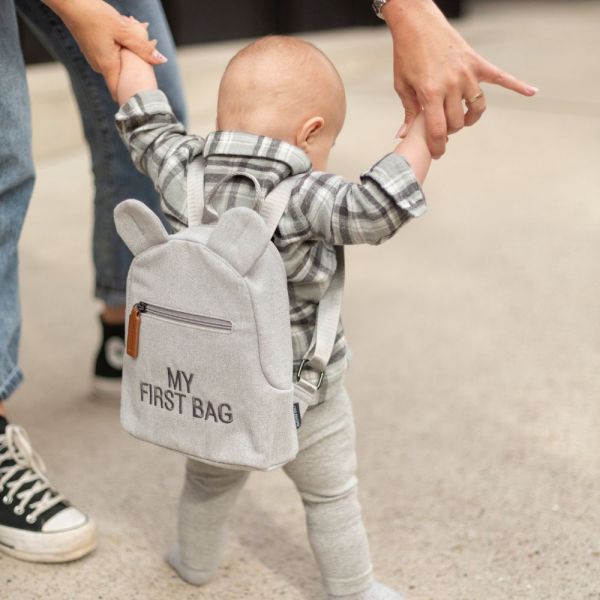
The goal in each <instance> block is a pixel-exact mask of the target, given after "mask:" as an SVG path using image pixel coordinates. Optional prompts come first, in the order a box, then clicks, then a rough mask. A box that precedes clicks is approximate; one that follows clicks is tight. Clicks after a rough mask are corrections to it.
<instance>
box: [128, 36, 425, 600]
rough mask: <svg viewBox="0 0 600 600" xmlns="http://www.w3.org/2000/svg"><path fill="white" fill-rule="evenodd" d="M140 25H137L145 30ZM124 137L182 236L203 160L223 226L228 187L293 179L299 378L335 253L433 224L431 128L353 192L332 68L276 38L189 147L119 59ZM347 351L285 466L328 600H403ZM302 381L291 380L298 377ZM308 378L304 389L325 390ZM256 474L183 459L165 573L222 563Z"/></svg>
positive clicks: (238, 193)
mask: <svg viewBox="0 0 600 600" xmlns="http://www.w3.org/2000/svg"><path fill="white" fill-rule="evenodd" d="M140 26H141V25H140ZM121 59H122V70H121V75H120V80H119V86H118V100H119V103H120V104H122V106H121V108H120V110H119V112H118V114H117V116H116V122H117V127H118V129H119V131H120V133H121V136H122V138H123V140H124V142H125V144H126V145H127V147H128V148H129V151H130V153H131V156H132V158H133V160H134V162H135V164H136V165H137V167H138V168H139V169H140V170H141V171H143V172H144V173H147V174H148V175H149V176H150V177H151V179H152V180H153V181H154V183H155V185H156V187H157V189H158V191H159V193H160V195H161V198H162V206H163V209H164V211H165V214H166V215H167V217H168V219H169V220H170V222H171V223H172V225H173V226H174V227H175V228H176V229H179V228H182V227H186V225H187V217H186V215H187V207H186V172H187V166H188V165H189V163H190V162H191V161H192V160H193V159H194V158H195V157H196V156H198V155H203V156H204V157H205V158H206V159H207V167H206V174H205V189H206V197H207V198H208V200H207V205H206V211H207V212H208V213H209V214H212V215H215V214H216V215H220V214H222V213H223V212H224V211H226V210H227V209H228V208H231V207H232V205H233V203H234V202H235V205H236V206H249V207H252V206H253V203H254V187H253V185H252V183H251V182H250V181H248V180H246V179H245V178H234V179H233V180H230V181H228V182H227V183H226V184H224V185H222V186H220V187H219V188H218V189H216V193H215V194H212V195H211V191H212V190H213V189H215V186H216V185H217V184H218V183H219V182H220V181H221V180H222V179H223V178H224V177H226V176H227V175H229V174H231V173H235V172H239V171H243V172H244V173H248V174H250V175H253V176H254V177H255V178H256V179H257V180H258V181H259V183H260V185H261V187H262V189H263V191H264V192H265V193H269V192H270V191H271V190H272V189H273V188H274V187H275V186H276V185H277V184H279V183H280V182H281V181H282V180H284V179H285V178H287V177H290V176H293V175H300V174H301V175H302V177H300V178H298V183H297V185H296V186H295V188H294V190H293V192H292V195H291V199H290V202H289V205H288V207H287V209H286V210H285V212H284V213H283V217H282V218H281V221H280V223H279V226H278V228H277V231H276V233H275V236H274V238H273V241H274V243H275V245H276V247H277V249H278V250H279V252H280V253H281V256H282V258H283V261H284V264H285V268H286V272H287V278H288V290H289V299H290V320H291V327H292V338H293V339H292V344H293V352H294V363H295V364H294V368H295V369H297V368H298V366H299V362H300V360H301V358H302V356H304V354H305V353H306V351H307V350H308V348H309V345H310V343H311V339H312V335H313V331H314V327H315V321H316V311H317V306H318V303H319V300H320V299H321V298H322V296H323V294H324V293H325V290H326V289H327V287H328V285H329V283H330V281H331V278H332V275H333V274H334V273H335V270H336V266H337V265H336V252H335V249H334V246H337V245H345V244H359V243H367V244H378V243H380V242H382V241H384V240H386V239H388V238H389V237H391V236H392V235H393V234H394V233H395V232H396V231H397V230H398V229H399V228H400V227H401V226H402V225H403V224H404V223H406V222H407V221H409V220H410V219H411V218H412V217H417V216H419V215H421V214H422V213H423V212H424V211H425V200H424V198H423V194H422V191H421V187H420V182H422V181H423V179H424V178H425V175H426V173H427V170H428V168H429V164H430V160H431V156H430V154H429V151H428V149H427V144H426V142H425V132H424V124H423V120H422V117H420V118H419V119H417V121H416V123H415V124H414V126H413V127H412V129H411V130H410V132H409V133H408V135H407V136H406V138H405V139H404V140H403V141H402V142H401V143H400V144H399V145H398V147H397V148H396V149H395V150H394V152H392V153H390V154H388V155H386V156H384V157H383V158H382V159H381V160H380V161H379V162H377V163H376V164H375V165H374V166H373V167H371V169H369V170H368V171H367V172H366V173H364V174H363V175H362V176H361V183H360V184H357V183H351V182H349V181H346V180H344V179H343V178H342V177H339V176H336V175H333V174H330V173H327V172H326V171H325V169H326V166H327V159H328V156H329V153H330V151H331V149H332V147H333V145H334V143H335V140H336V137H337V136H338V134H339V132H340V130H341V128H342V124H343V122H344V117H345V94H344V86H343V84H342V81H341V79H340V76H339V75H338V73H337V71H336V69H335V67H334V66H333V65H332V63H331V62H330V61H329V59H328V58H327V57H326V56H325V55H324V54H323V53H322V52H321V51H319V50H318V49H317V48H315V47H314V46H313V45H311V44H309V43H307V42H305V41H302V40H300V39H296V38H289V37H280V36H272V37H266V38H263V39H260V40H258V41H256V42H254V43H252V44H250V45H248V46H247V47H245V48H244V49H243V50H241V51H240V52H238V53H237V54H236V55H235V56H234V57H233V59H232V60H231V61H230V62H229V64H228V66H227V68H226V70H225V73H224V75H223V77H222V80H221V84H220V88H219V98H218V109H217V123H216V125H217V131H215V132H213V133H210V134H209V135H208V136H207V137H206V138H202V137H198V136H195V135H190V134H187V133H186V132H185V130H184V128H183V126H182V125H181V123H179V122H178V121H177V119H176V118H175V116H174V114H173V111H172V110H171V107H170V105H169V102H168V100H167V98H166V96H165V95H164V94H163V93H162V92H161V91H159V90H157V86H156V80H155V78H154V74H153V70H152V67H150V66H149V65H147V64H146V63H144V62H143V61H142V60H141V59H139V58H138V57H136V56H135V55H134V54H132V53H130V52H128V51H126V50H123V51H122V53H121ZM347 354H348V350H347V346H346V340H345V337H344V333H343V329H342V326H341V323H340V324H339V327H338V331H337V337H336V341H335V345H334V349H333V352H332V355H331V359H330V362H329V365H328V366H327V369H326V371H325V373H324V376H323V383H322V385H321V387H320V389H319V391H318V398H317V400H318V403H317V404H316V405H314V406H312V407H310V408H309V409H308V410H307V412H306V414H305V415H304V419H303V422H302V426H301V427H300V429H299V430H298V435H299V444H300V451H299V453H298V455H297V457H296V458H295V459H294V460H293V461H292V462H290V463H288V464H287V465H286V466H285V467H284V471H285V473H286V474H287V475H288V476H289V477H290V478H291V479H292V481H293V482H294V484H295V485H296V487H297V489H298V491H299V493H300V495H301V497H302V502H303V504H304V507H305V510H306V522H307V529H308V536H309V540H310V544H311V547H312V549H313V552H314V554H315V557H316V560H317V563H318V565H319V569H320V571H321V576H322V580H323V583H324V586H325V588H326V590H327V593H328V595H329V598H330V599H331V600H333V599H338V600H340V599H346V600H399V599H400V598H401V596H400V594H399V593H398V592H396V591H394V590H392V589H390V588H388V587H386V586H385V585H383V584H381V583H379V582H377V581H375V580H374V578H373V574H372V566H371V561H370V556H369V548H368V543H367V535H366V532H365V528H364V525H363V522H362V518H361V510H360V505H359V503H358V499H357V480H356V454H355V434H354V422H353V416H352V408H351V404H350V401H349V399H348V396H347V394H346V391H345V388H344V381H343V378H344V372H345V370H346V368H347ZM295 372H296V371H295ZM320 376H321V374H320V373H318V372H315V371H311V370H310V368H308V367H307V368H306V369H305V370H304V371H303V372H302V377H303V378H304V377H305V378H308V379H309V380H310V381H312V382H315V383H316V382H317V381H318V379H319V377H320ZM247 477H248V472H245V471H235V470H226V469H221V468H218V467H214V466H208V465H206V464H203V463H200V462H198V461H195V460H192V459H188V460H187V466H186V476H185V485H184V489H183V493H182V496H181V501H180V507H179V527H178V529H179V535H178V538H179V539H178V544H177V545H176V546H175V547H173V548H172V549H171V550H170V551H169V553H168V556H167V560H168V562H169V563H170V565H171V566H172V567H173V568H174V569H175V571H176V572H177V573H178V574H179V575H180V576H181V577H182V578H183V579H184V580H186V581H188V582H190V583H192V584H197V585H201V584H204V583H206V582H207V581H208V580H209V578H210V577H211V575H212V574H213V573H214V571H215V569H216V568H217V565H218V563H219V560H220V559H221V556H222V553H223V546H224V536H225V526H226V521H227V516H228V513H229V511H230V509H231V507H232V505H233V503H234V501H235V498H236V496H237V494H238V493H239V491H240V489H241V487H242V485H243V484H244V482H245V480H246V478H247Z"/></svg>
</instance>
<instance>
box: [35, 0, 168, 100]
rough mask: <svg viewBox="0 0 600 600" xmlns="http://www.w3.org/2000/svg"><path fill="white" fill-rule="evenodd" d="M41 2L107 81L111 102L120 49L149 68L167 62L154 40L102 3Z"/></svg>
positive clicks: (95, 0) (77, 0) (79, 0)
mask: <svg viewBox="0 0 600 600" xmlns="http://www.w3.org/2000/svg"><path fill="white" fill-rule="evenodd" d="M43 2H44V4H46V5H47V6H48V7H49V8H51V9H52V10H53V11H54V12H55V13H56V14H57V15H58V16H59V17H60V18H61V20H62V21H63V22H64V24H65V25H66V26H67V27H68V28H69V31H70V32H71V33H72V34H73V37H74V38H75V40H76V41H77V44H78V45H79V47H80V49H81V51H82V52H83V54H84V56H85V57H86V59H87V61H88V62H89V63H90V66H91V67H92V69H94V71H96V72H98V73H101V74H102V75H103V76H104V79H106V84H107V85H108V89H109V90H110V93H111V94H112V96H113V97H114V98H116V90H117V83H118V80H119V72H120V69H121V59H120V56H119V52H120V49H121V48H128V49H129V50H131V51H132V52H134V53H135V54H137V55H138V56H140V57H141V58H143V59H144V60H145V61H146V62H148V63H149V64H154V65H156V64H161V63H163V62H166V60H167V59H166V58H165V57H164V56H163V55H162V54H161V53H160V52H159V51H158V50H157V49H156V40H148V39H147V35H145V34H144V33H142V31H141V30H140V28H139V27H138V26H137V25H136V24H135V23H133V22H132V21H131V20H130V19H128V18H127V17H126V16H124V15H121V14H119V12H118V11H117V10H115V9H114V8H113V7H112V6H111V5H110V4H107V3H106V2H104V1H103V0H43Z"/></svg>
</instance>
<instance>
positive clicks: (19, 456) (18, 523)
mask: <svg viewBox="0 0 600 600" xmlns="http://www.w3.org/2000/svg"><path fill="white" fill-rule="evenodd" d="M45 471H46V469H45V466H44V463H43V461H42V459H41V457H40V456H39V455H38V454H37V453H36V452H35V451H34V450H33V448H32V447H31V444H30V442H29V438H28V437H27V434H26V433H25V431H24V430H23V429H22V428H21V427H18V426H16V425H9V424H8V423H7V422H6V419H5V418H4V417H0V551H2V552H5V553H6V554H10V555H11V556H14V557H16V558H20V559H22V560H29V561H33V562H48V563H51V562H67V561H70V560H76V559H78V558H81V557H82V556H85V555H86V554H88V553H89V552H91V551H92V550H93V549H94V548H95V547H96V526H95V525H94V522H93V521H92V520H91V519H90V518H88V517H87V516H86V515H84V514H83V513H82V512H81V511H79V510H78V509H76V508H75V507H73V506H71V505H70V503H69V502H68V501H67V500H66V499H65V498H64V496H62V495H61V494H59V493H58V492H57V491H56V490H54V489H53V488H52V487H51V486H50V483H49V482H48V479H47V478H46V474H45Z"/></svg>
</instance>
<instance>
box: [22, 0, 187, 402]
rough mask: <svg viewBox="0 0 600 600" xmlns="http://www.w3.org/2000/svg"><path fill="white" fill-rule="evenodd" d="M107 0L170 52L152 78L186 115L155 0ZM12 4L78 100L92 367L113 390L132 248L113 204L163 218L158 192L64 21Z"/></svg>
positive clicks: (26, 3)
mask: <svg viewBox="0 0 600 600" xmlns="http://www.w3.org/2000/svg"><path fill="white" fill-rule="evenodd" d="M109 2H110V4H112V5H113V6H114V7H115V8H116V9H117V10H118V11H119V12H120V13H122V14H125V15H128V14H133V15H134V16H135V17H136V18H137V19H138V20H139V21H142V22H145V21H148V22H149V23H150V35H151V36H152V37H155V38H157V39H158V41H159V48H160V50H161V52H162V53H163V54H165V55H166V56H167V58H168V59H169V62H168V63H166V64H164V65H160V66H158V67H156V76H157V79H158V83H159V85H160V87H161V89H162V90H163V91H164V92H165V93H166V94H167V96H168V97H169V100H170V101H171V104H172V106H173V109H174V111H175V113H176V114H177V116H178V118H179V119H180V120H182V121H185V105H184V99H183V94H182V86H181V80H180V75H179V70H178V67H177V59H176V54H175V47H174V44H173V40H172V37H171V34H170V31H169V28H168V25H167V22H166V19H165V16H164V13H163V10H162V7H161V4H160V2H159V0H145V1H144V2H139V1H135V0H109ZM16 4H17V8H18V10H19V13H20V14H21V15H22V16H23V18H24V19H25V20H26V21H27V22H28V24H29V25H30V26H31V28H32V29H33V31H34V32H35V34H36V36H37V37H38V38H39V39H40V41H41V42H42V43H43V44H44V46H45V47H46V48H47V49H48V50H49V52H50V53H51V54H52V55H54V56H55V57H56V58H57V59H58V60H59V61H60V62H62V63H63V65H64V66H65V68H66V69H67V71H68V73H69V77H70V79H71V85H72V87H73V91H74V93H75V97H76V99H77V103H78V106H79V111H80V114H81V119H82V125H83V130H84V134H85V138H86V141H87V143H88V146H89V148H90V154H91V159H92V171H93V174H94V183H95V197H94V235H93V256H94V265H95V268H96V286H95V288H96V289H95V293H96V296H97V297H98V298H100V299H101V300H103V301H104V303H105V305H106V306H105V309H104V310H103V314H102V317H103V318H102V325H103V334H104V335H103V345H102V348H101V350H100V352H99V354H98V360H97V363H96V374H97V375H98V374H100V375H101V376H103V377H102V378H101V379H100V380H99V383H101V384H102V383H104V384H105V386H106V387H107V390H108V391H110V390H111V389H113V388H114V389H116V390H118V389H119V385H120V381H119V380H120V372H121V369H120V362H121V358H120V354H122V348H123V345H122V337H123V333H124V331H123V321H124V304H125V281H126V277H127V271H128V269H129V264H130V262H131V253H130V252H129V250H128V249H127V247H126V246H125V244H124V243H123V242H122V241H121V239H120V237H119V236H118V234H117V232H116V229H115V225H114V220H113V210H114V208H115V206H116V205H117V204H118V203H119V202H121V201H122V200H124V199H126V198H137V199H139V200H141V201H143V202H144V203H146V204H147V205H148V206H149V207H150V208H151V209H153V210H154V211H155V212H157V214H159V216H161V218H163V217H162V213H161V211H160V202H159V198H158V196H157V194H156V191H155V190H154V187H153V185H152V182H151V181H150V180H149V179H148V178H147V177H146V176H145V175H142V174H141V173H139V172H138V171H137V169H136V168H135V167H134V166H133V163H132V162H131V159H130V158H129V154H128V153H127V150H126V148H125V146H124V145H123V143H122V142H121V139H120V138H119V136H118V133H117V130H116V128H115V125H114V115H115V113H116V112H117V110H118V106H117V105H116V103H115V102H114V101H113V100H112V98H111V96H110V94H109V92H108V89H107V87H106V84H105V83H104V79H103V78H102V76H101V75H99V74H97V73H94V72H93V71H92V70H91V68H90V67H89V65H88V63H87V61H86V60H85V57H84V56H83V55H82V54H81V52H80V50H79V48H78V46H77V44H76V42H75V40H74V39H73V37H72V36H71V34H70V33H69V31H68V29H67V28H66V27H65V26H64V25H63V23H62V22H61V21H60V19H59V18H58V17H57V16H56V15H55V14H54V13H53V12H52V11H51V10H50V9H48V8H47V7H46V6H45V5H44V4H43V3H41V2H40V1H39V0H16ZM163 220H164V219H163ZM165 223H166V222H165ZM111 382H112V383H111ZM113 384H114V385H113Z"/></svg>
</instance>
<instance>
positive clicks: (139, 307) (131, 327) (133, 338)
mask: <svg viewBox="0 0 600 600" xmlns="http://www.w3.org/2000/svg"><path fill="white" fill-rule="evenodd" d="M145 309H146V306H145V305H144V304H143V303H142V302H140V303H138V304H134V305H133V307H132V308H131V312H130V313H129V322H128V324H127V354H129V356H131V358H137V355H138V348H139V345H140V326H141V324H142V318H141V315H142V313H143V312H144V311H145Z"/></svg>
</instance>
